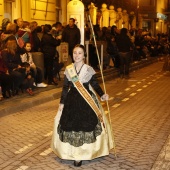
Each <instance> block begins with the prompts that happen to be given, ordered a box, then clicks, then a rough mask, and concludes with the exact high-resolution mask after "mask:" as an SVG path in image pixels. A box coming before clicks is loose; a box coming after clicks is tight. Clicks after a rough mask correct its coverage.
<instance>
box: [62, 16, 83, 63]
mask: <svg viewBox="0 0 170 170" xmlns="http://www.w3.org/2000/svg"><path fill="white" fill-rule="evenodd" d="M80 39H81V38H80V30H79V28H77V26H76V25H75V19H74V18H70V19H69V24H68V25H67V26H66V27H65V28H64V30H63V32H62V41H63V42H67V43H68V46H69V55H70V56H71V60H72V62H74V61H73V48H74V47H75V45H77V44H80Z"/></svg>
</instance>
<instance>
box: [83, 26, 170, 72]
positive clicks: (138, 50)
mask: <svg viewBox="0 0 170 170" xmlns="http://www.w3.org/2000/svg"><path fill="white" fill-rule="evenodd" d="M120 33H121V30H118V29H117V27H116V26H112V27H108V28H107V27H103V28H102V29H100V28H99V26H98V25H95V26H94V34H95V38H96V40H97V41H98V42H101V44H103V55H104V66H103V68H104V69H105V68H108V67H111V66H110V65H109V63H110V59H112V61H113V63H114V67H115V68H117V69H120V55H119V49H118V47H117V42H116V39H117V38H118V37H119V35H120ZM85 35H86V36H85V39H86V40H89V41H93V36H92V35H93V34H92V33H91V32H90V27H89V26H88V25H86V28H85ZM127 35H128V36H129V38H130V40H131V42H132V44H133V47H132V48H131V54H130V55H131V56H130V62H131V63H132V62H138V61H140V60H143V59H145V60H146V59H148V58H149V57H157V56H162V55H164V54H167V53H169V41H170V37H169V35H168V34H164V33H158V34H157V35H156V36H153V35H151V33H150V32H148V31H144V30H133V29H131V30H127ZM122 43H124V44H125V42H122ZM93 44H94V43H90V47H89V55H90V56H89V57H90V58H89V60H90V62H91V63H92V66H93V67H94V68H96V69H97V68H98V61H97V55H96V52H95V50H94V48H95V47H94V45H93Z"/></svg>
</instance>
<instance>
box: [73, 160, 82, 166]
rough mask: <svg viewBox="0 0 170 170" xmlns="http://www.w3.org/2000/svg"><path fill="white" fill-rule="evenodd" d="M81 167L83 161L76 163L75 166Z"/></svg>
mask: <svg viewBox="0 0 170 170" xmlns="http://www.w3.org/2000/svg"><path fill="white" fill-rule="evenodd" d="M81 165H82V161H79V162H77V161H74V166H76V167H79V166H81Z"/></svg>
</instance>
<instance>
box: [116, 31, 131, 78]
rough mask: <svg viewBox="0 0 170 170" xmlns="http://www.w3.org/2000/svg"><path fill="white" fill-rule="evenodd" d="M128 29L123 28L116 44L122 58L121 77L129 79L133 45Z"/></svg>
mask: <svg viewBox="0 0 170 170" xmlns="http://www.w3.org/2000/svg"><path fill="white" fill-rule="evenodd" d="M127 31H128V30H127V29H126V28H122V29H121V32H120V35H118V36H117V37H116V44H117V48H118V51H119V57H120V77H121V78H123V77H125V78H129V66H130V60H131V49H132V48H133V44H132V42H131V40H130V38H129V36H128V35H127Z"/></svg>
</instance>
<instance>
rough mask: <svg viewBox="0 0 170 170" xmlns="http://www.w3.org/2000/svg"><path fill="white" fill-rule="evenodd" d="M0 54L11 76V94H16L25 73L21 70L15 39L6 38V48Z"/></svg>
mask: <svg viewBox="0 0 170 170" xmlns="http://www.w3.org/2000/svg"><path fill="white" fill-rule="evenodd" d="M1 56H2V60H3V62H4V64H5V65H6V67H7V69H8V72H9V74H10V75H11V76H12V78H13V94H14V95H15V94H17V93H18V90H19V88H20V87H21V85H22V82H23V81H24V78H25V74H24V73H23V72H22V70H23V68H22V66H21V59H20V55H19V53H18V52H17V43H16V41H15V40H8V41H7V44H6V48H5V49H4V50H2V51H1Z"/></svg>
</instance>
